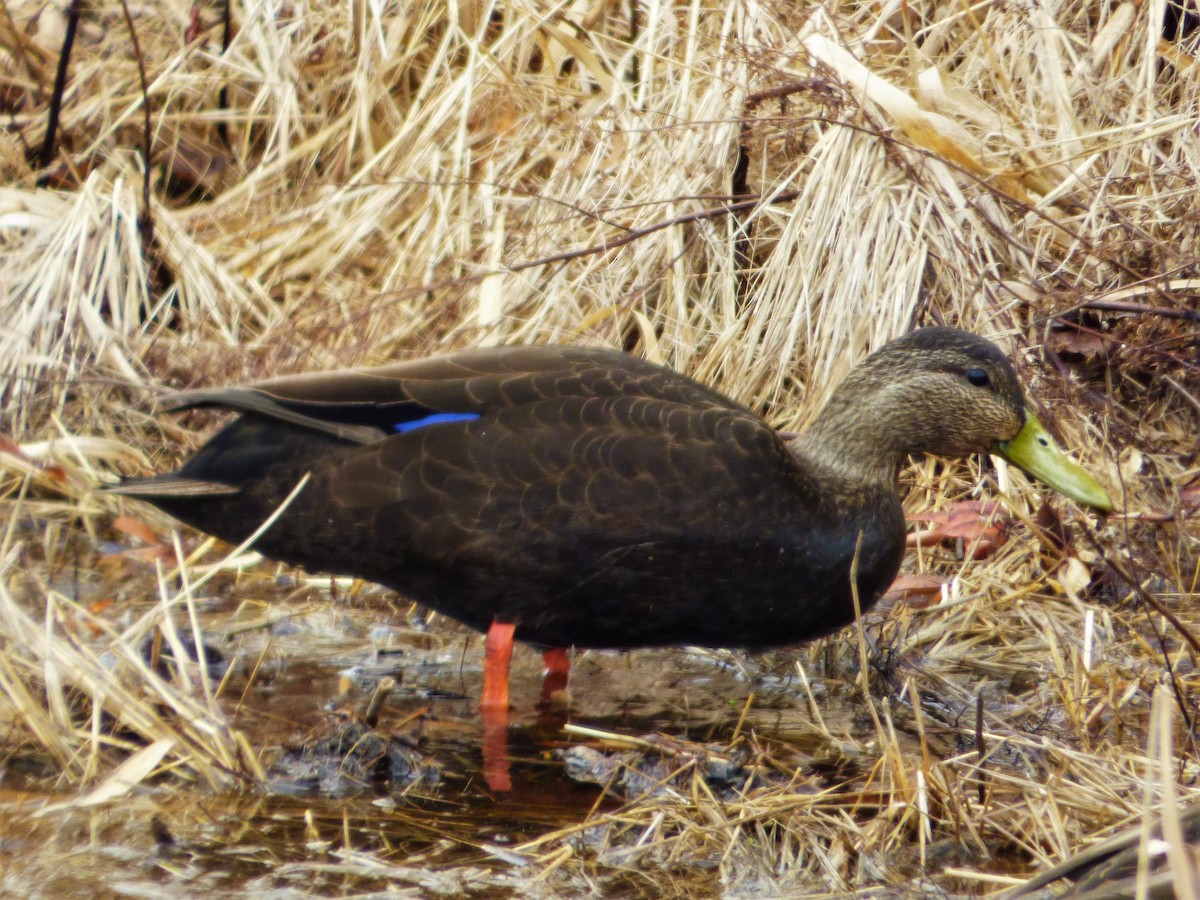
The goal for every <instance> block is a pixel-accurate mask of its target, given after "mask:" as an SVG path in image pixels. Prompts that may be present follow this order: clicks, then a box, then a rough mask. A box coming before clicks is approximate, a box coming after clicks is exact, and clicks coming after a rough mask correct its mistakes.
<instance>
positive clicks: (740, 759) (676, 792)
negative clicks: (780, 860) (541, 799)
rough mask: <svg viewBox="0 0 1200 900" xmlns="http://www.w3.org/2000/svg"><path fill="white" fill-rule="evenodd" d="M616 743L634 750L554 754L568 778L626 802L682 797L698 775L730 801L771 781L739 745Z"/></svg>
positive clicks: (648, 739)
mask: <svg viewBox="0 0 1200 900" xmlns="http://www.w3.org/2000/svg"><path fill="white" fill-rule="evenodd" d="M618 742H619V743H623V744H625V745H626V746H628V745H629V744H630V743H633V744H636V746H632V747H628V749H617V750H612V749H610V750H603V749H596V748H594V747H590V746H584V745H580V746H576V747H568V748H566V749H563V750H558V751H556V755H557V756H558V757H559V758H560V759H561V760H563V762H564V764H565V765H564V772H565V773H566V776H567V777H568V778H570V779H572V780H573V781H579V782H583V783H586V784H602V785H608V787H609V789H610V790H613V791H615V792H616V793H618V794H619V795H620V796H622V797H625V798H626V799H631V798H635V797H637V798H642V799H645V798H648V797H657V798H662V799H679V798H683V797H686V796H688V795H689V794H690V793H691V790H690V787H689V785H690V783H691V780H692V778H693V777H695V776H697V775H698V776H699V777H701V778H703V779H704V782H705V784H706V785H707V786H708V788H709V789H710V790H711V791H712V792H713V793H714V794H715V795H716V796H718V797H734V796H737V795H738V794H739V793H741V792H742V791H744V790H746V789H748V788H749V787H750V786H751V783H752V782H753V783H755V784H759V785H761V784H763V782H764V776H766V777H767V778H773V777H774V773H773V772H772V771H771V770H769V769H768V768H767V767H765V766H763V765H761V764H759V763H757V762H754V761H753V754H752V753H751V751H750V750H749V749H748V748H747V747H746V746H744V745H743V746H739V747H737V748H736V749H731V748H730V747H729V746H727V745H722V744H703V743H696V742H693V741H685V740H681V739H679V738H675V737H669V736H667V735H662V734H652V735H647V736H644V737H641V738H634V739H630V738H619V740H618Z"/></svg>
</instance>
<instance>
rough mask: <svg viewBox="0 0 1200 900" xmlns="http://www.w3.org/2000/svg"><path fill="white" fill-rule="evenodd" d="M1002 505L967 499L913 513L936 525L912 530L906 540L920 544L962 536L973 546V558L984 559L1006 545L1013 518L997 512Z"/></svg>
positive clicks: (958, 538)
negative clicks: (947, 505) (945, 507)
mask: <svg viewBox="0 0 1200 900" xmlns="http://www.w3.org/2000/svg"><path fill="white" fill-rule="evenodd" d="M998 509H999V504H998V503H996V502H994V501H991V500H989V501H980V500H964V501H962V502H960V503H956V504H954V505H953V506H951V507H950V508H949V509H945V510H938V511H937V512H929V513H917V514H915V515H912V516H909V518H910V519H912V520H913V521H915V522H933V523H935V527H934V528H929V529H926V530H925V531H917V532H914V533H912V534H910V535H909V536H908V539H907V541H906V544H907V546H909V547H917V546H921V545H928V544H931V543H938V542H941V541H959V540H961V541H962V542H963V543H964V544H965V545H966V547H967V549H969V550H970V552H971V558H972V559H983V558H984V557H985V556H988V555H989V554H990V553H991V552H992V551H993V550H995V549H996V548H997V547H1000V546H1003V544H1004V541H1005V539H1006V537H1007V534H1008V527H1009V524H1010V523H1011V521H1012V520H1011V519H1010V518H1009V517H1007V516H1000V515H997V514H996V512H997V510H998Z"/></svg>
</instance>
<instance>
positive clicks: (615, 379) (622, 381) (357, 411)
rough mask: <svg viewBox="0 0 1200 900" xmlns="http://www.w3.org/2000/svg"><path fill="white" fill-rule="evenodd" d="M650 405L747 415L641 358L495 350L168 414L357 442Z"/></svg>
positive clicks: (198, 396)
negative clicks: (614, 403) (441, 427)
mask: <svg viewBox="0 0 1200 900" xmlns="http://www.w3.org/2000/svg"><path fill="white" fill-rule="evenodd" d="M618 397H627V398H642V399H645V400H651V401H663V402H666V403H669V404H672V405H674V404H678V405H680V406H685V407H694V408H697V409H728V410H734V411H737V412H739V413H744V412H747V411H746V410H745V409H744V408H743V407H741V406H740V405H738V404H737V403H735V402H734V401H732V400H730V399H729V398H728V397H725V396H724V395H723V394H721V393H719V392H717V391H715V390H713V389H711V388H709V387H706V386H704V385H702V384H700V383H699V382H696V381H693V380H692V379H690V378H687V377H686V376H683V375H680V374H679V373H677V372H674V371H673V370H671V369H668V368H666V367H664V366H658V365H655V364H653V363H650V362H647V361H645V360H642V359H639V358H638V357H635V356H631V355H629V354H626V353H621V352H619V351H615V350H608V349H603V348H587V347H544V346H542V347H493V348H482V349H475V350H465V351H462V352H459V353H453V354H449V355H446V356H435V357H430V358H427V359H418V360H412V361H409V362H401V363H394V364H392V365H386V366H377V367H372V368H358V369H339V370H333V371H326V372H313V373H306V374H301V375H288V376H284V377H282V378H274V379H271V380H268V381H261V382H257V383H254V384H249V385H239V386H233V387H225V388H213V389H201V390H194V391H184V392H180V393H176V394H171V395H168V396H167V397H166V398H165V399H164V401H163V404H162V407H163V408H164V409H166V410H178V409H186V408H195V407H205V406H217V407H222V408H225V409H232V410H237V411H239V412H247V413H257V414H258V415H261V416H264V417H266V418H268V419H275V420H278V421H282V422H288V423H291V424H293V425H299V426H302V427H304V428H308V429H311V430H314V431H318V432H322V433H325V434H330V435H332V436H334V437H337V438H340V439H343V440H347V441H351V442H355V443H363V444H367V443H372V442H374V441H377V440H379V439H380V438H382V437H384V436H386V435H388V434H394V433H397V432H401V431H405V430H408V429H409V428H413V427H417V426H419V425H421V424H423V423H426V422H430V421H443V420H445V418H447V417H449V418H457V417H461V418H472V417H474V416H477V415H483V414H485V413H489V412H492V411H496V410H499V409H503V408H511V407H517V406H522V405H529V404H542V403H544V402H546V401H554V400H564V401H565V400H569V399H572V398H574V399H589V398H618Z"/></svg>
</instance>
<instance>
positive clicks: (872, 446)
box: [789, 363, 931, 488]
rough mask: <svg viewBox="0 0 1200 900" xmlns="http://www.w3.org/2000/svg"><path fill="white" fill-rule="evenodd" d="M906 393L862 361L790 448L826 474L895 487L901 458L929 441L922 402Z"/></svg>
mask: <svg viewBox="0 0 1200 900" xmlns="http://www.w3.org/2000/svg"><path fill="white" fill-rule="evenodd" d="M868 366H869V363H868ZM908 393H909V392H908V391H907V390H905V389H904V387H903V386H902V385H899V384H896V383H895V382H889V381H887V380H878V379H876V378H873V377H871V374H870V372H869V371H868V370H867V366H860V367H859V368H858V369H856V370H855V371H854V372H852V373H851V374H850V377H849V378H847V379H846V381H845V382H844V383H843V384H842V385H841V386H840V387H839V388H838V389H837V391H836V392H835V393H834V395H833V396H832V397H831V398H830V400H829V403H828V404H827V405H826V406H825V408H824V409H823V410H822V411H821V414H820V416H819V417H818V418H817V421H816V422H815V423H814V424H813V425H812V427H811V428H809V429H808V430H807V431H805V432H804V434H802V435H800V436H799V437H798V438H796V439H795V440H793V441H792V442H791V443H790V444H789V449H790V450H791V451H792V453H794V454H795V455H796V456H797V457H798V458H799V459H801V460H804V461H805V462H806V463H807V464H809V465H810V466H812V467H813V468H815V469H817V470H819V471H820V472H822V473H823V474H824V475H826V476H838V477H841V478H844V479H846V480H847V481H849V482H850V483H854V484H860V485H863V486H887V487H890V488H894V487H895V485H896V478H897V475H898V474H899V471H900V466H901V465H902V464H903V463H904V459H905V457H906V456H907V455H908V454H909V453H913V452H918V451H920V450H923V449H925V446H924V445H925V444H928V443H931V442H930V441H929V440H928V436H927V435H924V434H923V431H924V425H925V424H926V423H924V422H923V421H922V416H921V412H922V406H923V405H924V404H923V402H922V401H921V399H919V398H915V397H912V396H907V394H908Z"/></svg>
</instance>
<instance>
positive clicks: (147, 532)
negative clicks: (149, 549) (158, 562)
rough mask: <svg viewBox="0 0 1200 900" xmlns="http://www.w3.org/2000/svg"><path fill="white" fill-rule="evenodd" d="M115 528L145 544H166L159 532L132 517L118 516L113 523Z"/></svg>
mask: <svg viewBox="0 0 1200 900" xmlns="http://www.w3.org/2000/svg"><path fill="white" fill-rule="evenodd" d="M112 526H113V528H115V529H117V531H120V532H122V533H124V534H127V535H129V536H130V537H135V538H137V539H138V540H139V541H141V542H142V543H144V544H162V543H165V541H163V539H162V538H160V537H159V536H158V532H157V531H155V530H154V529H153V528H151V527H150V526H149V525H147V524H146V523H145V522H142V521H141V520H139V519H135V518H133V517H132V516H117V517H116V518H115V519H113V522H112Z"/></svg>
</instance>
